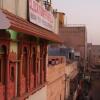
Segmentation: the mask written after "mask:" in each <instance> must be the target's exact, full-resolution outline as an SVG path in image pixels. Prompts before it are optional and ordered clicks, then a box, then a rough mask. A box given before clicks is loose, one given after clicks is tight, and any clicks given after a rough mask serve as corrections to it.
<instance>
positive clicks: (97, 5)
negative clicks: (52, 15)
mask: <svg viewBox="0 0 100 100" xmlns="http://www.w3.org/2000/svg"><path fill="white" fill-rule="evenodd" d="M52 3H53V6H54V8H57V9H58V11H62V12H64V13H65V14H66V18H67V21H66V23H67V24H85V25H86V27H87V34H88V42H92V43H93V44H100V0H52Z"/></svg>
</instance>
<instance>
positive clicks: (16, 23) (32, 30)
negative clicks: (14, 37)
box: [0, 10, 63, 43]
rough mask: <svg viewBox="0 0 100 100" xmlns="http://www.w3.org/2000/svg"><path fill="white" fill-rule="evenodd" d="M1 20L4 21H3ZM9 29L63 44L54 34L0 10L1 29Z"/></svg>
mask: <svg viewBox="0 0 100 100" xmlns="http://www.w3.org/2000/svg"><path fill="white" fill-rule="evenodd" d="M2 15H3V16H2ZM1 19H2V20H3V21H1ZM3 27H4V28H3ZM8 28H10V29H13V30H15V31H17V32H22V33H25V34H29V35H32V36H35V37H40V38H42V39H46V40H50V41H53V42H58V43H62V42H63V41H62V40H61V38H60V37H59V36H58V35H56V34H54V33H53V32H51V31H48V30H46V29H44V28H42V27H39V26H37V25H35V24H33V23H30V22H28V21H27V20H24V19H23V18H21V17H18V16H16V15H14V14H12V13H10V12H8V11H6V10H0V29H8Z"/></svg>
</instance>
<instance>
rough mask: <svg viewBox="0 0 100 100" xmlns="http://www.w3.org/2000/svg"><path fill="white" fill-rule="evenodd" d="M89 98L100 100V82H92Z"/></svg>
mask: <svg viewBox="0 0 100 100" xmlns="http://www.w3.org/2000/svg"><path fill="white" fill-rule="evenodd" d="M90 92H91V96H92V98H93V100H100V80H93V81H92V88H91V91H90Z"/></svg>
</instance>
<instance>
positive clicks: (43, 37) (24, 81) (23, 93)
mask: <svg viewBox="0 0 100 100" xmlns="http://www.w3.org/2000/svg"><path fill="white" fill-rule="evenodd" d="M0 19H3V21H0V98H1V100H15V99H18V100H24V99H25V98H27V97H28V96H29V95H31V94H33V93H35V92H36V91H38V90H39V89H41V88H42V87H44V86H45V84H46V58H47V45H48V44H49V42H50V41H51V42H57V43H61V42H62V41H61V39H60V38H59V37H58V36H57V35H56V34H54V33H53V32H51V31H48V30H46V29H44V28H42V27H40V26H37V25H35V24H32V23H30V22H28V21H26V20H24V19H22V18H20V17H18V16H16V15H14V14H12V13H10V12H8V11H5V10H0Z"/></svg>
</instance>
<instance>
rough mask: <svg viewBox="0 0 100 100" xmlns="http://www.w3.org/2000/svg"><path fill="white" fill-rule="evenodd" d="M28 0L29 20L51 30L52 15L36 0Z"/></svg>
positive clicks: (52, 23)
mask: <svg viewBox="0 0 100 100" xmlns="http://www.w3.org/2000/svg"><path fill="white" fill-rule="evenodd" d="M28 1H29V20H30V22H32V23H34V24H36V25H39V26H41V27H43V28H45V29H47V30H50V31H53V25H54V17H53V14H52V13H51V12H49V11H47V10H46V9H45V8H44V7H43V6H42V5H41V4H39V3H38V2H37V1H36V0H28Z"/></svg>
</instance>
